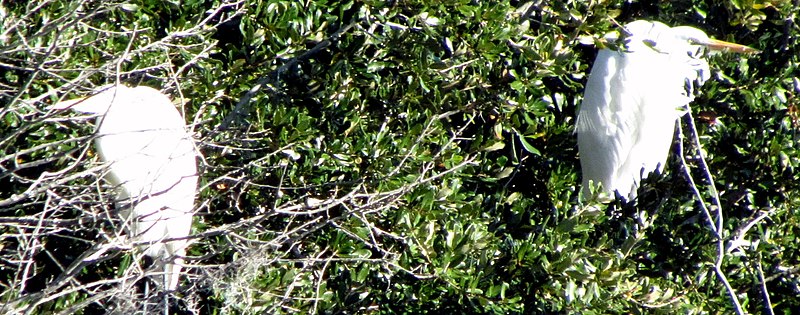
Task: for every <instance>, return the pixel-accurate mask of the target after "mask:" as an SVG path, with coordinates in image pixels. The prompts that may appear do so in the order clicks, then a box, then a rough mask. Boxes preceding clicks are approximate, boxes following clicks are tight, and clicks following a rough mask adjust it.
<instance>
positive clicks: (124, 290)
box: [0, 0, 800, 314]
mask: <svg viewBox="0 0 800 315" xmlns="http://www.w3.org/2000/svg"><path fill="white" fill-rule="evenodd" d="M799 10H800V9H798V8H796V7H794V6H792V5H791V4H788V3H786V4H784V3H778V2H769V1H722V2H711V1H705V2H703V1H697V0H694V1H671V2H663V1H645V2H636V3H631V2H629V1H611V2H602V3H594V2H592V3H591V4H590V3H588V2H583V1H565V2H561V3H553V4H545V3H542V2H540V1H533V2H518V1H510V2H509V3H492V2H482V1H466V0H455V1H442V2H436V1H417V0H408V1H347V0H342V1H336V0H327V1H304V2H303V1H268V2H261V1H182V2H178V1H147V0H140V1H134V2H122V1H115V2H101V1H74V0H52V1H45V2H41V3H39V2H31V3H28V4H24V3H19V2H4V3H3V4H2V5H0V16H2V19H0V20H2V27H0V67H1V68H2V78H0V87H1V88H0V97H2V100H3V104H4V106H3V107H2V110H0V117H1V118H2V119H3V121H4V122H5V123H4V124H2V125H0V150H2V158H0V167H2V169H0V174H1V175H0V183H1V184H0V222H2V226H0V231H2V238H0V257H2V264H0V281H1V282H0V285H1V286H2V288H3V290H2V293H0V298H2V301H3V304H5V306H3V307H0V310H2V311H3V312H6V313H17V312H30V313H35V314H37V313H38V314H45V313H47V314H49V313H58V312H60V313H109V312H120V313H129V312H133V311H138V312H142V313H144V312H147V309H145V307H153V306H148V305H147V303H142V302H141V301H147V300H150V301H152V300H158V299H162V300H163V295H159V294H158V292H156V290H152V287H151V288H150V290H145V288H143V287H145V286H146V283H147V281H146V280H145V278H144V277H145V276H146V275H148V274H152V273H153V272H156V271H155V270H152V269H151V268H149V267H148V264H147V263H146V262H144V263H143V262H142V261H141V260H140V259H139V257H140V254H139V253H137V251H136V250H134V249H132V247H131V246H130V244H129V243H130V242H128V243H125V241H126V240H125V238H124V235H122V234H121V231H120V229H119V228H118V223H119V222H117V221H118V219H117V218H116V217H115V216H114V215H113V214H114V213H115V209H114V207H113V205H111V203H110V202H109V201H110V200H111V199H112V198H113V197H112V196H111V195H110V193H111V192H110V189H109V187H107V186H108V185H107V184H106V183H105V182H104V181H103V180H102V178H101V177H102V169H103V165H101V164H100V163H98V161H99V160H98V158H97V157H96V154H95V151H94V148H92V146H91V141H90V138H91V134H92V132H93V127H92V123H91V120H90V117H86V116H79V115H76V114H67V113H63V112H53V111H50V110H48V109H47V107H48V106H49V105H51V104H53V103H55V102H57V101H59V100H61V99H66V98H71V97H74V96H79V95H86V94H88V93H89V91H90V90H91V89H92V88H94V87H96V86H100V85H104V84H107V83H113V82H116V81H117V80H119V81H120V82H124V83H126V84H129V85H148V86H152V87H155V88H159V89H161V90H162V91H164V92H165V93H167V94H169V95H171V96H172V98H173V101H174V103H175V104H176V105H177V106H178V107H179V108H180V109H181V110H182V112H184V113H185V117H186V121H187V123H189V124H190V126H191V128H192V130H193V131H194V133H195V134H196V137H197V140H198V141H197V144H198V147H199V149H200V151H201V152H202V155H203V158H202V159H201V160H199V163H200V167H201V169H202V174H201V187H200V198H198V201H197V214H196V216H195V224H194V228H193V235H194V236H193V242H194V243H193V245H192V247H191V248H190V250H189V256H190V257H188V261H189V266H188V267H187V268H186V275H185V277H184V279H183V281H182V283H181V287H180V290H179V291H178V292H175V293H174V294H170V296H172V297H173V299H172V302H171V308H170V309H169V310H168V312H169V313H204V314H205V313H210V314H228V313H235V314H238V313H246V314H249V313H298V312H302V313H408V314H417V313H429V314H440V313H445V314H446V313H498V314H504V313H526V314H528V313H583V314H593V313H598V314H599V313H643V312H658V313H718V312H721V313H731V312H736V311H742V312H750V313H759V312H763V311H765V310H768V309H771V310H773V311H774V312H777V313H789V312H790V311H791V310H793V309H798V308H800V299H798V296H800V294H798V293H800V292H799V291H800V290H798V280H797V276H798V269H797V266H796V264H797V262H798V261H800V251H798V248H797V245H796V243H797V242H796V241H795V237H794V235H795V234H798V233H800V232H798V231H797V229H798V226H800V225H798V223H797V221H798V217H797V215H796V214H795V210H796V208H797V207H798V205H800V193H798V191H800V190H798V183H800V181H798V173H797V172H795V170H796V167H797V165H798V163H800V155H799V154H798V153H797V152H796V149H795V147H796V143H797V139H798V138H797V135H796V132H795V130H796V129H797V127H798V126H797V125H798V119H797V116H798V109H797V106H798V104H797V101H796V100H797V99H796V98H795V94H796V93H798V92H800V83H799V82H798V80H797V78H796V76H797V65H798V56H799V55H800V54H799V52H798V47H799V46H798V44H797V42H798V41H797V40H796V39H797V37H798V32H799V31H798V30H797V28H796V27H795V25H794V24H793V19H792V17H793V16H795V15H797V14H798V13H800V12H798V11H799ZM641 18H647V19H652V20H659V21H662V22H665V23H667V24H670V25H692V26H695V27H698V28H700V29H702V30H704V31H706V32H707V33H708V34H709V35H710V36H711V37H714V38H718V39H723V40H730V41H736V42H739V43H742V44H746V45H749V46H751V47H755V48H758V49H761V50H762V51H763V52H762V53H761V54H758V55H751V56H737V55H732V54H720V55H714V56H711V57H710V58H709V62H710V64H711V65H712V69H713V73H714V75H713V79H712V80H710V81H709V82H708V83H706V85H705V86H704V87H703V89H702V94H701V96H699V97H698V98H697V99H696V100H695V102H694V103H693V104H692V107H694V108H693V110H692V112H693V113H694V114H695V119H694V120H693V121H695V123H696V124H697V125H698V126H697V129H698V134H699V135H700V137H699V138H700V143H701V145H702V147H703V152H704V153H705V154H706V159H707V161H708V163H709V168H710V170H711V172H712V174H713V177H714V183H715V185H716V189H717V190H719V197H720V199H719V202H718V203H713V202H712V201H713V196H714V194H713V192H712V189H711V188H710V187H709V185H708V184H709V183H708V182H707V181H705V180H702V178H704V176H703V172H702V168H700V167H699V165H700V164H699V161H698V159H697V154H696V153H693V152H696V151H695V150H697V149H698V148H697V147H695V146H694V145H693V144H692V141H690V139H688V140H685V141H684V145H683V151H684V155H685V156H686V157H687V163H688V164H689V166H690V168H691V170H692V175H693V177H694V178H695V181H696V182H697V185H698V188H699V191H700V196H702V197H703V200H705V201H707V202H699V201H698V200H697V197H695V196H694V194H693V193H692V190H691V187H690V185H689V184H688V182H687V181H686V179H685V176H684V175H683V174H684V173H683V171H682V169H681V162H680V159H676V158H675V157H677V156H678V155H677V154H674V153H673V154H672V157H671V158H670V162H669V166H668V167H667V171H666V172H665V173H666V174H664V176H655V177H653V178H651V179H650V180H648V181H647V184H646V185H645V186H646V189H645V190H643V191H641V192H640V196H641V197H640V200H639V202H638V204H636V205H630V204H620V203H612V204H610V205H604V204H598V203H593V202H582V201H579V200H578V191H579V190H580V189H579V184H578V183H579V180H580V174H579V173H580V170H579V169H580V167H579V163H578V152H577V150H576V142H575V140H574V139H575V138H574V135H573V125H574V122H575V117H576V106H577V105H578V104H580V102H581V97H582V92H583V91H582V89H583V85H584V83H585V78H586V75H587V74H588V72H589V70H590V66H591V65H592V62H593V60H594V56H595V53H596V50H597V48H596V47H595V44H594V43H595V42H597V39H599V38H600V37H602V36H603V35H604V34H606V33H607V32H610V31H613V30H614V29H616V24H617V22H618V23H619V24H624V23H626V22H629V21H632V20H635V19H641ZM720 122H721V123H720ZM675 149H676V150H677V149H678V147H677V146H676V147H675ZM673 151H675V150H673ZM712 204H713V206H710V205H712ZM704 207H707V208H708V212H704V211H703V210H702V209H704ZM704 213H709V216H706V215H705V214H704ZM721 214H724V215H721ZM709 219H711V220H714V221H715V222H714V224H713V225H712V224H710V222H709ZM717 220H718V221H717ZM718 236H719V237H718ZM732 297H735V298H732ZM737 303H739V304H740V305H741V310H739V309H737V308H738V307H739V306H737ZM150 310H151V311H152V309H150Z"/></svg>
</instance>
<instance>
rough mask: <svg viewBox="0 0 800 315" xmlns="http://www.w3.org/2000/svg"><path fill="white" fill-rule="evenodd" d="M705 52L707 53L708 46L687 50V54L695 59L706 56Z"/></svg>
mask: <svg viewBox="0 0 800 315" xmlns="http://www.w3.org/2000/svg"><path fill="white" fill-rule="evenodd" d="M705 54H706V48H705V47H704V46H697V49H694V50H691V49H690V50H689V51H687V52H686V55H688V56H689V57H690V58H694V59H698V58H701V57H703V56H705Z"/></svg>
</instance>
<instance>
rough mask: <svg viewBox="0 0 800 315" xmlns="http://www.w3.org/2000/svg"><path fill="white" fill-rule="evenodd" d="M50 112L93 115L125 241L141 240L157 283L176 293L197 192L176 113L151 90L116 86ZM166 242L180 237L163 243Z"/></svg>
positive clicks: (188, 142)
mask: <svg viewBox="0 0 800 315" xmlns="http://www.w3.org/2000/svg"><path fill="white" fill-rule="evenodd" d="M53 108H54V109H66V108H70V109H72V110H75V111H79V112H85V113H94V114H98V115H99V117H98V120H97V121H98V124H99V126H98V128H97V137H96V139H95V147H96V149H97V152H98V154H99V156H100V158H101V159H102V160H103V161H104V162H105V163H107V164H108V173H106V175H105V178H106V180H107V181H108V182H110V183H111V184H112V185H113V186H114V187H115V191H116V204H117V208H118V210H119V211H120V213H121V214H122V217H123V218H125V222H126V224H125V225H126V229H127V231H128V234H129V237H130V239H131V240H133V241H136V242H147V245H144V246H142V247H141V249H142V250H143V252H144V253H145V254H146V255H148V256H151V257H153V258H154V259H156V262H157V263H159V264H163V266H164V277H163V281H164V282H163V283H164V286H165V287H166V288H167V289H168V290H175V289H176V288H177V285H178V280H179V277H180V272H181V264H182V263H183V258H182V257H183V256H185V254H186V246H187V240H186V239H185V238H186V237H187V236H188V235H189V233H190V230H191V226H192V214H193V207H194V199H195V195H196V190H197V164H196V163H197V162H196V160H195V158H196V153H195V150H194V145H193V142H192V138H191V135H190V134H189V133H188V132H187V131H186V124H185V122H184V120H183V118H182V117H181V115H180V113H179V112H178V110H177V109H176V108H175V106H174V105H173V104H172V102H170V100H169V98H168V97H167V96H165V95H164V94H162V93H161V92H159V91H158V90H155V89H153V88H150V87H145V86H139V87H134V88H131V87H127V86H123V85H118V86H110V87H108V88H106V89H105V90H103V91H102V92H100V93H98V94H96V95H94V96H91V97H87V98H81V99H77V100H70V101H64V102H60V103H58V104H56V105H54V106H53ZM173 238H184V239H182V240H171V241H166V242H165V240H169V239H173Z"/></svg>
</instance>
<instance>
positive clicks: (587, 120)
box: [576, 49, 639, 196]
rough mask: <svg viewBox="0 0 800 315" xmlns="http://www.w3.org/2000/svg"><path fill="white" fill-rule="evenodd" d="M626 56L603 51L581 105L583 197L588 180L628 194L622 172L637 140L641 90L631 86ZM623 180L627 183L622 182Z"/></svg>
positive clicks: (577, 126)
mask: <svg viewBox="0 0 800 315" xmlns="http://www.w3.org/2000/svg"><path fill="white" fill-rule="evenodd" d="M626 66H627V65H626V60H625V54H624V53H621V52H615V51H611V50H607V49H603V50H601V51H600V52H599V53H598V55H597V58H596V59H595V63H594V66H593V67H592V71H591V73H590V74H589V78H588V82H587V83H586V91H585V92H584V98H583V102H582V103H581V108H580V112H579V114H578V121H577V123H576V132H577V134H578V147H579V150H580V155H581V168H582V170H583V189H584V195H586V196H588V187H589V181H592V182H593V183H594V185H595V186H596V185H602V187H603V191H606V192H608V193H612V194H613V191H614V190H620V192H621V193H623V194H625V195H627V192H628V190H629V189H630V186H627V187H625V185H629V183H630V181H629V180H625V178H620V176H619V173H620V172H619V171H620V169H621V168H622V166H623V163H624V162H625V159H626V158H627V157H628V155H629V153H630V150H631V148H632V146H633V144H634V142H635V141H636V140H637V139H636V138H638V136H637V135H636V134H635V131H636V127H637V126H638V124H637V122H636V120H635V117H636V116H637V112H638V108H639V105H638V104H637V100H638V99H639V97H638V96H635V95H632V94H631V93H636V94H638V91H636V90H631V89H630V86H629V85H628V83H627V82H628V80H629V79H630V78H629V75H627V74H626V73H625V69H624V68H625V67H626ZM623 181H624V182H623Z"/></svg>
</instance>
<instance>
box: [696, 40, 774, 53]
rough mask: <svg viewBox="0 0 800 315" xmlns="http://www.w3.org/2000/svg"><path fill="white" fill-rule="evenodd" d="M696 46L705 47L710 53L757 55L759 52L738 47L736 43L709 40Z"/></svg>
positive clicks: (743, 46) (742, 46) (741, 46)
mask: <svg viewBox="0 0 800 315" xmlns="http://www.w3.org/2000/svg"><path fill="white" fill-rule="evenodd" d="M697 44H698V45H703V46H706V47H708V49H709V50H711V51H725V52H734V53H739V54H757V53H760V52H761V51H760V50H758V49H754V48H750V47H747V46H745V45H739V44H736V43H731V42H726V41H721V40H717V39H709V40H708V42H700V43H697Z"/></svg>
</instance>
